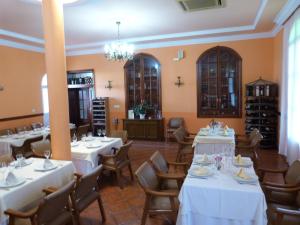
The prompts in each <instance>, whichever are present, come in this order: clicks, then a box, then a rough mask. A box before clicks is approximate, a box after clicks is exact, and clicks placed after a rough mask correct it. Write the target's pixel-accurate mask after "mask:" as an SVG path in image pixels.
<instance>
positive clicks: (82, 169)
mask: <svg viewBox="0 0 300 225" xmlns="http://www.w3.org/2000/svg"><path fill="white" fill-rule="evenodd" d="M122 145H123V141H122V139H121V138H112V137H84V139H82V140H80V141H75V142H71V153H72V161H73V163H74V166H75V168H76V171H77V172H79V173H82V174H87V173H89V172H91V171H92V170H93V169H94V168H95V167H97V166H98V162H99V154H113V151H114V149H118V148H120V147H121V146H122Z"/></svg>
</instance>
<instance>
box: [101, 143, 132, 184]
mask: <svg viewBox="0 0 300 225" xmlns="http://www.w3.org/2000/svg"><path fill="white" fill-rule="evenodd" d="M131 145H132V141H130V142H128V143H127V144H125V145H123V146H121V147H120V149H118V150H117V152H116V153H115V154H113V155H103V154H99V158H100V160H99V162H100V163H102V166H103V170H109V171H113V172H114V173H115V174H116V176H117V182H118V185H119V186H120V188H121V189H122V188H123V184H122V182H121V175H122V174H121V172H122V169H123V168H124V167H128V169H129V172H130V176H131V180H133V179H134V178H133V172H132V167H131V162H130V158H129V155H128V152H129V149H130V147H131Z"/></svg>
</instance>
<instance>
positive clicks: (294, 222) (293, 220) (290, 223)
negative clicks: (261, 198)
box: [267, 204, 300, 225]
mask: <svg viewBox="0 0 300 225" xmlns="http://www.w3.org/2000/svg"><path fill="white" fill-rule="evenodd" d="M277 207H281V208H285V209H292V210H297V208H293V207H289V206H285V205H280V204H269V205H268V210H267V215H268V225H273V224H276V223H275V221H276V213H275V212H274V209H275V208H277ZM298 210H300V209H298ZM281 224H282V225H299V224H300V216H290V215H285V216H284V217H283V220H282V223H281Z"/></svg>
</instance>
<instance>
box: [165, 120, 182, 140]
mask: <svg viewBox="0 0 300 225" xmlns="http://www.w3.org/2000/svg"><path fill="white" fill-rule="evenodd" d="M183 126H184V119H183V118H182V117H174V118H170V119H169V121H168V123H167V131H166V140H167V141H168V140H169V139H170V138H172V137H173V133H174V131H175V130H177V129H178V128H179V127H183Z"/></svg>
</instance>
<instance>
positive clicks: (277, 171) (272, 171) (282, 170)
mask: <svg viewBox="0 0 300 225" xmlns="http://www.w3.org/2000/svg"><path fill="white" fill-rule="evenodd" d="M257 170H258V171H260V172H263V173H265V172H267V173H286V172H287V170H288V168H285V169H269V168H261V167H260V168H258V169H257Z"/></svg>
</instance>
